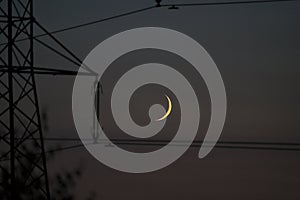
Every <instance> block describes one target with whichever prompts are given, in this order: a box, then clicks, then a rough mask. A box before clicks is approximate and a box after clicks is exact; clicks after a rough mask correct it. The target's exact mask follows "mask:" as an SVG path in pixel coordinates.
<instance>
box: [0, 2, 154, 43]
mask: <svg viewBox="0 0 300 200" xmlns="http://www.w3.org/2000/svg"><path fill="white" fill-rule="evenodd" d="M153 8H156V6H148V7H145V8H140V9H137V10H133V11H129V12H124V13H121V14H118V15H114V16H111V17H106V18H102V19H97V20H94V21H90V22H86V23H82V24H78V25H73V26H69V27H67V28H62V29H57V30H54V31H51V32H49V34H57V33H61V32H65V31H70V30H73V29H78V28H82V27H86V26H91V25H94V24H98V23H101V22H106V21H109V20H113V19H118V18H121V17H126V16H129V15H134V14H138V13H141V12H144V11H147V10H151V9H153ZM47 35H48V34H47V33H43V34H39V35H35V36H34V37H33V38H34V39H35V38H40V37H44V36H47ZM28 39H29V38H22V39H19V40H16V41H15V42H21V41H25V40H28ZM2 45H6V43H1V44H0V46H2Z"/></svg>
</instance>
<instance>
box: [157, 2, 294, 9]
mask: <svg viewBox="0 0 300 200" xmlns="http://www.w3.org/2000/svg"><path fill="white" fill-rule="evenodd" d="M297 1H299V0H261V1H260V0H254V1H221V2H202V3H175V4H161V5H159V7H171V8H172V6H177V7H185V6H218V5H241V4H265V3H279V2H281V3H283V2H297ZM173 8H174V7H173Z"/></svg>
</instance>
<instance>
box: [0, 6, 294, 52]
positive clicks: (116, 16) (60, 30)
mask: <svg viewBox="0 0 300 200" xmlns="http://www.w3.org/2000/svg"><path fill="white" fill-rule="evenodd" d="M279 2H299V0H262V1H259V0H254V1H229V2H226V1H224V2H206V3H204V2H203V3H175V4H160V5H154V6H148V7H145V8H140V9H137V10H132V11H129V12H124V13H121V14H118V15H113V16H111V17H106V18H101V19H97V20H94V21H90V22H85V23H82V24H77V25H73V26H69V27H67V28H62V29H57V30H54V31H51V32H49V34H57V33H61V32H65V31H70V30H74V29H78V28H82V27H86V26H91V25H95V24H98V23H102V22H106V21H110V20H114V19H118V18H122V17H126V16H130V15H134V14H138V13H142V12H145V11H148V10H152V9H154V8H159V7H169V8H174V7H175V6H176V7H192V6H217V5H239V4H240V5H241V4H265V3H279ZM47 35H48V34H46V33H42V34H38V35H35V36H34V37H33V38H34V39H35V38H40V37H44V36H47ZM28 39H30V38H22V39H18V40H15V42H20V41H25V40H28ZM2 45H6V43H0V46H2Z"/></svg>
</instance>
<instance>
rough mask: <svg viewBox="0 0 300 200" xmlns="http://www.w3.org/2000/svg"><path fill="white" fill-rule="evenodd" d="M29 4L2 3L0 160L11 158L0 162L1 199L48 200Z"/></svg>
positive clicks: (9, 0) (19, 0)
mask: <svg viewBox="0 0 300 200" xmlns="http://www.w3.org/2000/svg"><path fill="white" fill-rule="evenodd" d="M32 1H33V0H3V1H1V4H0V5H1V6H0V7H1V9H0V16H1V21H0V24H1V25H0V38H1V41H5V42H7V45H5V46H4V47H1V49H0V53H1V58H0V65H1V68H0V69H1V70H0V157H1V158H9V161H8V162H6V163H0V169H1V175H2V177H1V183H0V196H1V198H2V197H3V199H13V200H15V199H50V194H49V184H48V177H47V167H46V158H45V151H44V144H43V140H42V138H43V135H42V129H41V119H40V114H39V105H38V99H37V90H36V83H35V76H34V74H35V72H34V67H33V66H34V63H33V61H34V51H33V24H34V18H33V2H32ZM28 36H29V37H30V39H29V40H28V41H24V43H22V44H21V43H16V42H15V41H16V40H18V39H19V38H23V37H28ZM23 72H26V73H23ZM15 138H21V139H20V140H16V139H15ZM36 138H40V139H36Z"/></svg>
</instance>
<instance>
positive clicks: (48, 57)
mask: <svg viewBox="0 0 300 200" xmlns="http://www.w3.org/2000/svg"><path fill="white" fill-rule="evenodd" d="M163 2H165V3H169V2H174V3H175V2H180V1H163ZM152 4H153V2H152V1H149V0H142V1H141V0H140V1H138V0H132V1H126V3H125V1H120V0H111V1H96V0H87V1H82V0H81V1H79V0H73V1H69V0H64V1H61V0H52V1H49V2H45V1H35V16H36V18H37V19H38V20H39V22H40V23H42V24H43V25H44V26H46V27H47V28H48V30H50V31H51V30H56V29H59V28H62V27H66V26H70V25H75V24H80V23H83V22H87V21H91V20H95V19H99V18H103V17H108V16H111V15H115V14H119V13H120V12H126V11H130V10H134V9H138V8H141V7H146V6H150V5H152ZM299 10H300V3H299V2H294V3H290V2H287V3H268V4H258V5H227V6H203V7H185V8H180V9H179V10H168V9H167V8H157V9H153V10H150V11H146V12H144V13H140V14H136V15H132V16H128V17H124V18H121V19H116V20H111V21H108V22H104V23H101V24H97V25H92V26H89V27H85V28H82V29H77V30H73V31H69V32H65V33H59V34H57V35H56V36H57V38H59V39H60V40H61V41H63V43H64V44H65V45H66V46H68V47H69V48H70V49H72V51H73V52H75V53H76V55H78V56H79V57H80V58H82V59H84V58H85V56H86V55H87V54H88V53H89V52H90V51H91V50H92V49H93V48H94V47H95V46H96V45H98V44H99V43H100V42H101V41H103V40H105V39H106V38H108V37H110V36H112V35H114V34H116V33H119V32H121V31H125V30H127V29H132V28H137V27H145V26H158V27H165V28H170V29H174V30H177V31H180V32H182V33H185V34H187V35H189V36H190V37H192V38H194V39H195V40H197V41H198V42H199V43H200V44H201V45H202V46H203V47H204V48H205V49H206V50H207V51H208V53H209V54H210V55H211V57H212V58H213V59H214V61H215V63H216V64H217V66H218V68H219V70H220V73H221V75H222V77H223V80H224V83H225V87H226V92H227V97H228V114H227V119H226V123H225V127H224V130H223V133H222V135H221V138H220V140H222V141H261V142H300V133H299V132H300V131H299V128H298V123H297V122H298V121H299V113H300V106H299V104H298V102H299V101H300V93H299V92H300V88H299V84H300V83H299V79H298V75H299V73H300V68H299V65H300V46H299V44H300V38H299V35H300V26H299V24H300V12H299ZM45 41H47V39H45ZM50 44H51V43H50ZM148 53H149V52H148ZM150 54H151V56H152V57H155V58H161V59H162V62H168V59H166V56H161V55H159V52H150ZM137 57H138V59H137V58H135V57H134V55H130V57H128V58H126V59H124V60H122V62H121V61H120V62H119V65H120V67H121V66H122V65H123V64H124V65H125V64H127V65H128V64H130V63H135V62H139V61H144V59H147V52H140V54H139V56H137ZM137 60H138V61H137ZM36 63H37V65H39V66H49V67H53V68H64V69H74V70H76V69H77V68H76V67H73V66H72V64H70V63H68V62H66V61H64V60H62V59H60V58H58V57H57V56H54V55H53V53H51V52H49V51H48V50H45V49H43V48H41V47H40V46H38V45H37V46H36ZM168 63H170V64H173V65H174V66H176V65H178V63H180V61H178V60H176V59H172V61H169V62H168ZM112 74H113V75H112V77H115V76H116V75H115V74H114V73H112ZM37 81H38V91H39V97H40V99H39V100H40V105H41V106H42V108H43V109H46V110H47V112H48V115H49V116H48V117H49V121H48V125H49V127H50V130H49V132H48V133H47V137H78V136H77V133H76V130H75V127H74V123H73V118H72V110H71V103H72V99H71V95H72V86H73V81H74V77H60V76H56V77H45V76H39V77H38V78H37ZM196 87H197V89H199V91H203V96H204V100H203V102H202V99H201V102H202V103H200V104H201V106H202V107H201V112H204V114H203V117H202V119H203V124H201V125H200V130H201V131H200V133H199V135H198V137H199V138H201V137H203V134H204V133H203V134H202V132H203V131H205V127H206V126H207V124H208V120H209V118H208V116H209V107H208V106H209V104H208V103H207V93H206V91H205V87H204V86H203V83H199V85H197V86H196ZM201 94H202V93H201ZM205 98H206V100H205ZM174 123H176V120H175V122H174ZM201 123H202V121H201ZM72 144H77V143H73V142H63V143H60V145H61V146H67V145H72ZM53 145H56V144H54V142H48V143H47V147H48V148H51V147H53ZM197 152H198V149H197V148H192V149H190V150H188V151H187V153H185V154H184V156H183V157H182V158H180V159H179V160H178V161H176V162H175V163H173V164H172V165H171V166H169V167H167V168H164V169H162V170H160V171H157V172H153V173H148V174H143V175H132V174H125V173H121V172H117V171H115V170H112V169H109V168H107V167H106V166H104V165H102V164H101V163H99V162H98V161H97V160H95V159H94V158H93V157H92V156H91V155H90V154H89V153H88V152H87V151H86V150H85V149H84V148H79V149H73V150H69V151H65V152H62V153H60V154H58V155H57V158H56V160H55V161H52V162H50V163H48V168H49V171H50V173H54V172H55V171H56V170H60V169H64V168H72V167H74V166H77V165H78V164H81V165H82V166H84V168H85V173H84V176H83V178H82V179H80V180H79V181H78V188H77V192H78V199H82V198H83V197H84V196H87V195H86V194H87V193H88V192H90V191H96V192H97V195H98V197H99V199H117V198H118V199H119V198H123V199H140V198H143V199H162V198H168V199H169V198H170V199H171V198H172V199H183V198H190V199H194V198H199V197H200V198H201V197H202V198H204V199H220V198H224V199H233V198H234V199H241V198H242V199H253V198H255V199H283V198H284V199H297V198H300V194H299V192H298V190H299V185H300V173H299V170H298V169H299V167H300V161H299V160H298V159H299V152H289V151H267V150H265V151H262V150H238V149H214V150H213V152H212V153H211V154H209V155H208V156H207V157H206V158H205V159H203V160H199V159H198V158H197ZM100 197H102V198H100Z"/></svg>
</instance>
